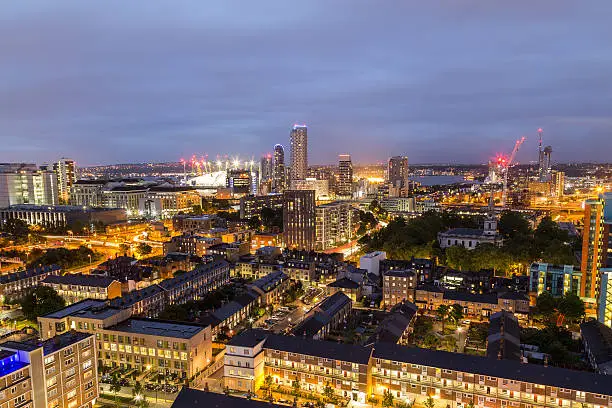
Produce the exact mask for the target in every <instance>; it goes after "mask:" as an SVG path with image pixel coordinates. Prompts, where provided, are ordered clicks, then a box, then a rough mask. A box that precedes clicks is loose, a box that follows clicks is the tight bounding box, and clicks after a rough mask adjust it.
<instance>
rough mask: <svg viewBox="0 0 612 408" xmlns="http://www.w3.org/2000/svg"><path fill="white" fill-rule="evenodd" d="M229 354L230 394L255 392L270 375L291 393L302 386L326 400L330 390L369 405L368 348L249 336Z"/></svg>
mask: <svg viewBox="0 0 612 408" xmlns="http://www.w3.org/2000/svg"><path fill="white" fill-rule="evenodd" d="M228 351H229V352H226V355H225V366H224V375H225V377H224V380H225V385H226V386H227V387H230V389H236V390H243V391H248V390H252V389H253V388H254V389H257V388H259V386H260V384H261V382H262V381H263V378H264V377H265V376H267V375H270V376H271V377H272V379H273V381H274V384H277V385H279V386H281V387H285V388H286V389H287V390H288V389H290V388H291V385H292V384H293V382H294V381H298V382H300V385H301V388H302V390H305V391H313V392H316V393H319V394H323V390H324V389H325V387H326V386H329V387H331V388H332V389H333V391H334V392H335V393H336V394H337V395H339V396H342V397H346V398H351V399H353V400H355V401H359V402H362V403H365V402H366V399H367V395H368V363H369V359H370V353H371V349H369V348H365V347H361V346H355V345H350V344H341V343H334V342H326V341H316V340H311V339H303V338H300V337H291V336H282V335H276V334H268V333H267V332H264V331H261V330H248V331H246V332H243V333H241V334H239V335H238V336H236V337H234V338H233V339H232V340H231V341H230V343H229V344H228ZM262 366H263V367H262Z"/></svg>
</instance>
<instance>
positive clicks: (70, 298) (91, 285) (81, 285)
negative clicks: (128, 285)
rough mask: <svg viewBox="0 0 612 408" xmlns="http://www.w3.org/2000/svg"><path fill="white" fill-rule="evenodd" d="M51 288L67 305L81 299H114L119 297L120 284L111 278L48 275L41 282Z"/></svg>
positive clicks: (80, 275)
mask: <svg viewBox="0 0 612 408" xmlns="http://www.w3.org/2000/svg"><path fill="white" fill-rule="evenodd" d="M41 284H42V285H43V286H48V287H50V288H53V289H54V290H55V291H56V292H57V294H58V295H60V296H61V297H62V298H63V299H64V300H65V301H66V303H67V304H71V303H75V302H78V301H80V300H83V299H100V300H107V299H114V298H117V297H120V296H121V283H120V282H119V281H117V280H115V279H113V278H107V277H105V276H97V275H83V274H67V275H49V276H47V277H46V278H45V279H43V281H42V282H41Z"/></svg>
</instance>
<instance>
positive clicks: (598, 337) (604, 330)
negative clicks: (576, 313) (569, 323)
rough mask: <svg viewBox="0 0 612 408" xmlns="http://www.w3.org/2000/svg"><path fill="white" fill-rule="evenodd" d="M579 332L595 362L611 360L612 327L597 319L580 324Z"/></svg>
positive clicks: (600, 362)
mask: <svg viewBox="0 0 612 408" xmlns="http://www.w3.org/2000/svg"><path fill="white" fill-rule="evenodd" d="M580 334H581V335H582V341H583V342H585V343H586V344H587V346H588V348H589V351H590V353H591V355H592V356H593V358H594V359H595V362H596V363H597V364H603V363H607V362H609V361H612V329H611V328H609V327H608V326H606V325H605V324H603V323H600V322H598V321H597V320H589V321H587V322H584V323H581V324H580Z"/></svg>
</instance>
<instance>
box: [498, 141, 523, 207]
mask: <svg viewBox="0 0 612 408" xmlns="http://www.w3.org/2000/svg"><path fill="white" fill-rule="evenodd" d="M524 141H525V137H524V136H523V137H521V138H520V139H519V140H517V141H516V143H515V144H514V149H512V153H511V154H510V157H509V158H508V159H507V160H506V161H505V163H504V167H505V168H506V173H505V174H504V190H503V192H502V208H506V199H507V198H508V173H509V171H510V166H511V165H512V163H513V162H514V157H515V156H516V152H518V150H519V148H520V147H521V145H522V144H523V142H524Z"/></svg>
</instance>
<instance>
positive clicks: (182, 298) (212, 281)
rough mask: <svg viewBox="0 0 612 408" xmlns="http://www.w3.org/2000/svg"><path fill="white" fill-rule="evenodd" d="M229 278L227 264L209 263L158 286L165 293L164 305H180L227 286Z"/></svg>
mask: <svg viewBox="0 0 612 408" xmlns="http://www.w3.org/2000/svg"><path fill="white" fill-rule="evenodd" d="M229 277H230V276H229V264H228V263H227V262H225V261H218V262H210V263H207V264H204V265H200V266H198V267H196V268H195V269H193V270H191V271H189V272H185V273H183V274H180V275H178V276H175V277H173V278H169V279H165V280H163V281H161V282H160V283H159V286H160V287H161V288H162V289H163V290H164V291H165V298H166V299H165V302H166V305H173V304H182V303H187V302H189V301H193V300H199V299H201V298H202V297H203V296H204V295H206V294H207V293H209V292H211V291H213V290H215V289H217V288H219V287H221V286H222V285H225V284H227V283H228V282H229Z"/></svg>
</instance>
